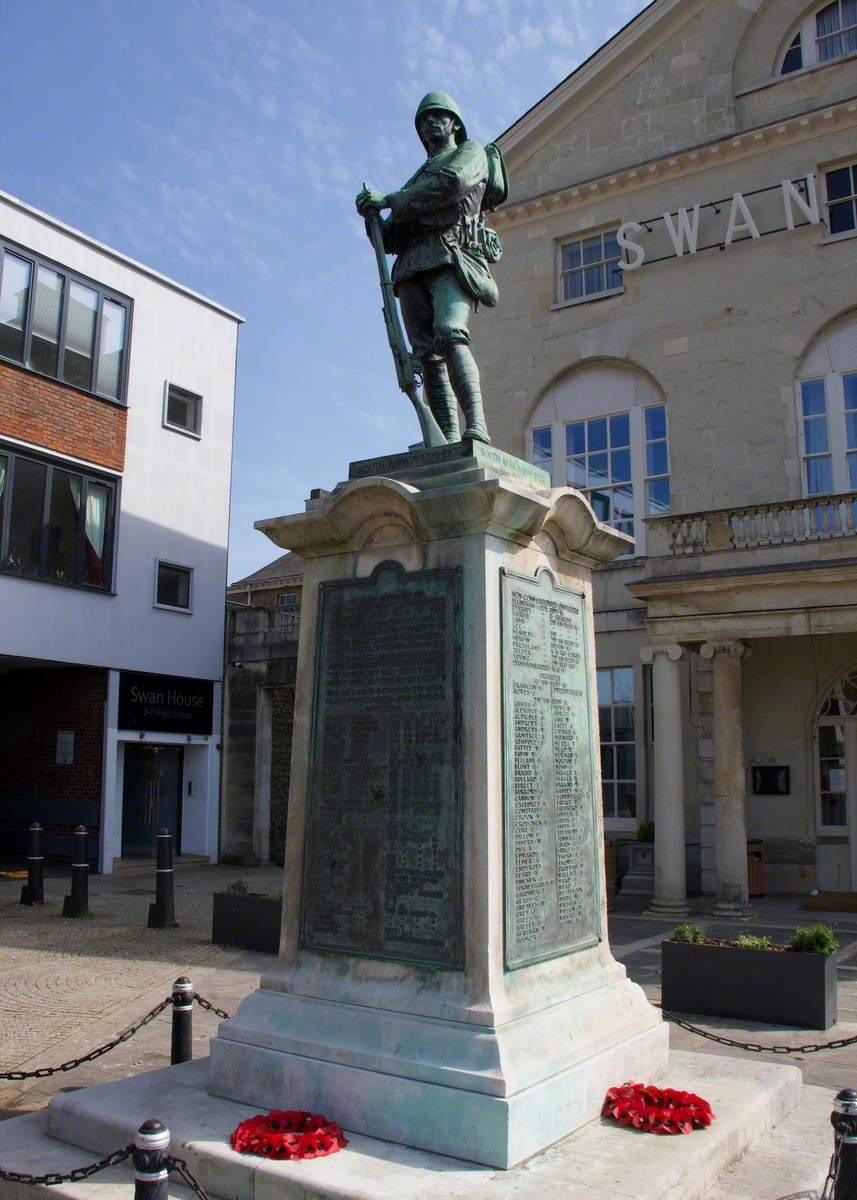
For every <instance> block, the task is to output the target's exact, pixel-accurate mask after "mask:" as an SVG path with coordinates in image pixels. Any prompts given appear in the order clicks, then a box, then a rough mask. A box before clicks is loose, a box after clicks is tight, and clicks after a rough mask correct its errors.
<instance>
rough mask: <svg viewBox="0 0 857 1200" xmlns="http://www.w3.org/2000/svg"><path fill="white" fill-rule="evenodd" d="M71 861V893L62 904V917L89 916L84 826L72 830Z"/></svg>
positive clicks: (87, 866) (87, 867) (87, 868)
mask: <svg viewBox="0 0 857 1200" xmlns="http://www.w3.org/2000/svg"><path fill="white" fill-rule="evenodd" d="M71 858H72V862H71V894H70V895H68V896H66V898H65V899H64V900H63V904H62V915H63V916H64V917H88V916H89V863H88V862H87V861H86V826H85V825H78V827H77V829H75V831H74V850H73V851H72V856H71Z"/></svg>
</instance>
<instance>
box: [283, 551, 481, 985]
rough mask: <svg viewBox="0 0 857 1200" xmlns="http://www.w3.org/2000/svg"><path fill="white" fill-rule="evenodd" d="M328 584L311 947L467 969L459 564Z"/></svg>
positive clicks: (306, 914) (310, 826) (309, 865)
mask: <svg viewBox="0 0 857 1200" xmlns="http://www.w3.org/2000/svg"><path fill="white" fill-rule="evenodd" d="M319 591H320V595H319V621H318V642H317V653H316V676H315V711H314V716H313V733H312V743H311V744H312V759H311V763H310V777H309V791H308V798H307V838H306V854H305V862H304V886H303V912H302V944H303V945H304V946H306V947H307V948H309V949H312V950H331V951H341V952H344V953H348V954H361V955H367V956H369V957H372V958H388V959H394V960H396V961H398V962H414V963H422V964H425V965H431V966H439V967H449V968H452V967H461V966H462V965H463V958H464V946H463V934H462V926H463V922H462V869H463V864H462V836H463V835H462V828H463V816H462V794H461V781H460V733H459V729H460V713H459V707H460V701H459V647H460V633H459V591H460V572H459V571H458V570H437V571H418V572H414V573H411V574H407V573H405V572H404V571H403V570H402V569H401V568H400V567H398V566H397V565H396V564H390V563H385V564H384V565H382V566H381V567H379V568H378V569H377V570H376V571H375V573H374V575H373V576H372V578H371V579H359V580H347V581H343V582H335V583H326V584H322V585H321V587H320V589H319Z"/></svg>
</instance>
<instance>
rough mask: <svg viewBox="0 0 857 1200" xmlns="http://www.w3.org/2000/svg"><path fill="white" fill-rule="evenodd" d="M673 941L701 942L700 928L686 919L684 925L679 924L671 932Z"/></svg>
mask: <svg viewBox="0 0 857 1200" xmlns="http://www.w3.org/2000/svg"><path fill="white" fill-rule="evenodd" d="M673 941H674V942H694V943H695V942H701V941H702V930H701V929H700V928H699V926H698V925H694V924H693V922H692V921H687V922H685V924H684V925H679V927H678V929H676V931H675V932H674V933H673Z"/></svg>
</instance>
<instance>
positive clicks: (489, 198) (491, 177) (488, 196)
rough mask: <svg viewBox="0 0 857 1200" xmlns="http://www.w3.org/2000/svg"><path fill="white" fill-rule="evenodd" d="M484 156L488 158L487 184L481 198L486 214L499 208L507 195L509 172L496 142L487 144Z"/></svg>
mask: <svg viewBox="0 0 857 1200" xmlns="http://www.w3.org/2000/svg"><path fill="white" fill-rule="evenodd" d="M485 154H486V156H487V158H488V183H487V185H486V187H485V195H484V196H483V197H482V208H483V209H484V210H485V211H486V212H493V211H494V209H495V208H499V207H500V205H501V204H503V203H504V202H505V200H506V198H507V197H508V195H509V172H508V170H507V169H506V163H505V160H504V158H503V153H502V151H501V150H500V147H499V146H498V145H497V143H496V142H489V143H488V145H487V146H486V147H485Z"/></svg>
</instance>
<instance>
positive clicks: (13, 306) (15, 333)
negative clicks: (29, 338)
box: [0, 254, 32, 360]
mask: <svg viewBox="0 0 857 1200" xmlns="http://www.w3.org/2000/svg"><path fill="white" fill-rule="evenodd" d="M2 267H3V282H2V288H0V354H2V355H3V357H4V358H17V359H19V360H20V359H22V358H23V357H24V323H25V321H26V319H27V300H28V299H29V296H30V276H31V273H32V267H31V266H30V264H29V263H28V262H27V261H26V259H23V258H18V257H17V256H16V255H14V254H6V255H4V256H3V263H2Z"/></svg>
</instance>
